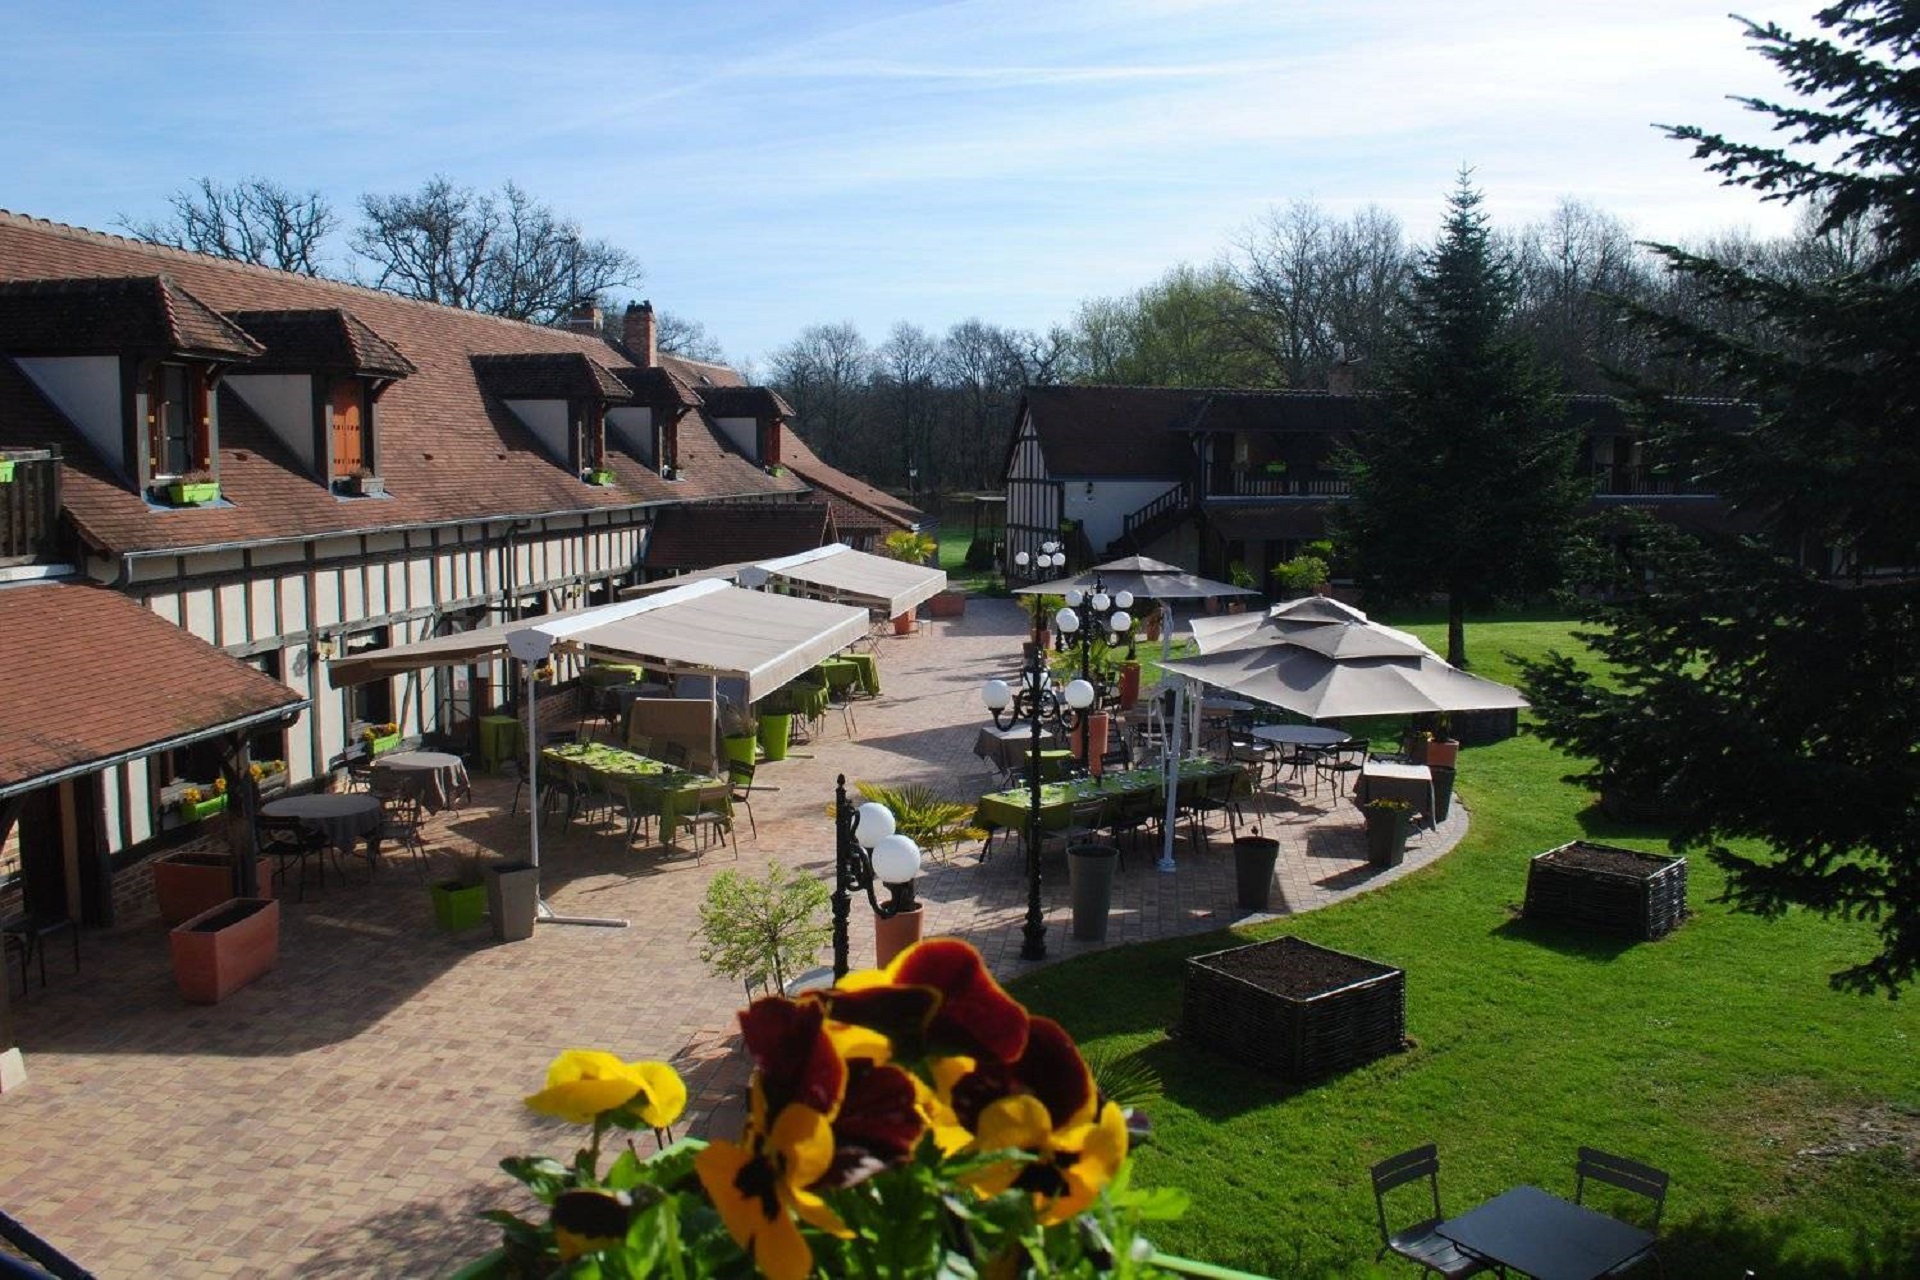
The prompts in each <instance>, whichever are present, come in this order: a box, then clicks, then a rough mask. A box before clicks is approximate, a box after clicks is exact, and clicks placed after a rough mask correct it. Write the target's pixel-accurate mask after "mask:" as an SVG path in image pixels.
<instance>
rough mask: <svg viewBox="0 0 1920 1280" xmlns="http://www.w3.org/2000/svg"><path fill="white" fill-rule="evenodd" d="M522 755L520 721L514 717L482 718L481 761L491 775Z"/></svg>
mask: <svg viewBox="0 0 1920 1280" xmlns="http://www.w3.org/2000/svg"><path fill="white" fill-rule="evenodd" d="M519 755H520V721H519V720H517V719H515V718H514V717H513V716H481V717H480V761H481V763H482V764H483V765H484V766H485V767H486V769H487V771H488V772H489V773H494V772H498V771H499V769H500V768H501V767H502V766H503V765H505V764H506V763H507V761H509V760H513V759H517V758H519Z"/></svg>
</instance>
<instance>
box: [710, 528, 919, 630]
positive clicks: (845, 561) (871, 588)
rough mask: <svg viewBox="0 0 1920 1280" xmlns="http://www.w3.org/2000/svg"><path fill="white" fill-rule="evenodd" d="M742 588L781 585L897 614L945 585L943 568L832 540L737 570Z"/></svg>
mask: <svg viewBox="0 0 1920 1280" xmlns="http://www.w3.org/2000/svg"><path fill="white" fill-rule="evenodd" d="M738 578H739V582H740V585H741V586H743V587H759V586H766V585H769V584H771V585H775V586H784V587H788V588H790V589H792V590H795V591H801V592H804V593H806V594H808V595H813V596H820V597H824V598H825V599H828V600H837V601H840V602H841V603H843V604H856V605H861V606H864V607H865V608H868V609H874V610H877V611H879V612H881V613H884V614H886V615H887V616H888V617H889V618H897V617H899V616H900V615H901V614H903V613H906V612H907V611H908V610H910V609H913V608H915V607H917V606H918V605H919V604H920V602H921V601H923V600H930V599H932V598H933V597H934V596H937V595H939V594H940V593H941V592H942V591H945V590H946V589H947V573H946V570H944V569H933V568H929V567H927V566H926V565H923V564H908V563H906V562H905V561H901V560H889V559H887V558H886V557H885V556H876V555H870V554H868V553H867V552H865V551H855V550H854V549H853V548H852V547H849V546H845V545H841V544H835V545H834V546H831V547H821V548H819V549H817V550H814V551H803V552H801V553H800V554H798V555H791V556H781V557H780V558H779V559H777V560H762V561H760V562H758V563H757V564H751V565H748V566H746V567H745V568H743V569H741V570H740V573H739V575H738Z"/></svg>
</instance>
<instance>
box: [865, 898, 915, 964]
mask: <svg viewBox="0 0 1920 1280" xmlns="http://www.w3.org/2000/svg"><path fill="white" fill-rule="evenodd" d="M925 918H926V908H925V907H922V906H920V905H919V904H917V903H916V904H915V905H913V906H911V907H909V908H907V909H906V910H905V911H896V912H894V913H893V914H892V915H890V916H883V915H877V914H876V915H875V916H874V917H873V955H874V963H875V964H877V965H878V966H879V967H880V968H882V969H884V968H886V967H887V965H889V964H891V963H892V962H893V958H894V957H895V956H897V955H899V954H900V953H901V952H902V951H905V950H906V949H907V948H908V947H910V946H912V945H913V944H914V943H916V942H918V941H920V930H921V927H922V925H923V924H924V923H925Z"/></svg>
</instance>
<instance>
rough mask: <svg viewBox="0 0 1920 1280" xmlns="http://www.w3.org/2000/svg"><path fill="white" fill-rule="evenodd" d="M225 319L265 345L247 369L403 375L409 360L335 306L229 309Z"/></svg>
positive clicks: (407, 371)
mask: <svg viewBox="0 0 1920 1280" xmlns="http://www.w3.org/2000/svg"><path fill="white" fill-rule="evenodd" d="M227 319H229V320H231V321H233V322H234V323H235V324H237V325H239V326H240V327H241V328H242V329H245V330H246V331H247V334H248V335H249V336H250V337H252V338H253V339H254V340H255V341H257V342H259V343H260V345H262V346H264V347H265V348H266V349H267V353H266V354H265V355H263V356H261V357H260V358H259V359H257V360H253V361H250V362H249V363H248V365H247V371H248V372H254V371H256V370H257V371H263V372H265V371H272V370H285V371H287V372H290V373H360V374H369V375H373V376H376V377H386V378H404V377H406V376H407V375H408V374H410V373H412V372H414V367H413V362H412V361H411V360H409V359H407V358H406V357H405V356H403V355H401V354H400V352H399V351H398V350H396V349H395V348H394V346H393V344H392V343H390V342H388V341H387V340H386V339H385V338H383V337H381V336H380V335H379V334H377V333H375V332H374V331H373V330H372V329H371V328H369V327H368V326H367V324H366V322H365V321H363V320H361V319H360V318H359V317H358V316H356V315H354V314H353V312H351V311H347V310H344V309H342V308H340V307H331V308H327V309H324V310H313V311H235V312H230V313H229V314H228V316H227Z"/></svg>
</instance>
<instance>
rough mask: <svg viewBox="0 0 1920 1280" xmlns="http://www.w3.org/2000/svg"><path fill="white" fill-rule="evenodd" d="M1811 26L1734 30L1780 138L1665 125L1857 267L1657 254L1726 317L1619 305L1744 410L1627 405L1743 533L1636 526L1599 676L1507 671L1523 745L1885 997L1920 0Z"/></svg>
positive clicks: (1894, 912)
mask: <svg viewBox="0 0 1920 1280" xmlns="http://www.w3.org/2000/svg"><path fill="white" fill-rule="evenodd" d="M1816 20H1817V22H1818V23H1819V24H1820V26H1821V27H1823V28H1824V29H1825V33H1824V34H1822V35H1820V36H1816V37H1812V38H1802V37H1796V36H1794V35H1791V34H1789V33H1788V32H1786V31H1784V30H1782V29H1781V28H1780V27H1778V26H1775V25H1766V26H1761V25H1756V24H1751V23H1749V24H1748V25H1747V35H1748V38H1749V39H1750V40H1751V41H1752V42H1753V44H1754V45H1755V46H1756V47H1757V48H1758V50H1759V52H1760V53H1761V54H1762V55H1763V56H1765V57H1766V58H1768V59H1769V60H1771V61H1772V62H1773V63H1774V64H1775V65H1776V66H1778V67H1779V68H1780V69H1781V70H1782V71H1783V72H1784V73H1785V76H1786V80H1787V83H1788V85H1789V86H1790V88H1791V90H1792V91H1793V95H1794V99H1795V100H1794V101H1791V102H1787V103H1773V102H1767V101H1761V100H1757V99H1746V100H1744V101H1745V104H1746V105H1747V106H1748V107H1749V108H1751V109H1752V110H1754V111H1755V112H1758V113H1759V114H1761V115H1762V116H1765V117H1767V118H1768V119H1769V120H1770V121H1771V123H1772V126H1773V128H1774V130H1775V132H1776V133H1780V134H1783V135H1785V138H1784V143H1783V145H1781V146H1778V147H1763V146H1754V145H1748V144H1745V143H1741V142H1736V141H1731V140H1729V139H1727V138H1725V137H1722V136H1719V135H1715V134H1707V133H1704V132H1702V131H1700V130H1698V129H1693V128H1674V129H1669V130H1668V132H1669V133H1670V134H1671V135H1672V136H1673V137H1675V138H1678V139H1681V140H1684V141H1688V142H1691V143H1692V144H1693V145H1694V153H1695V155H1696V156H1697V157H1699V158H1701V159H1704V160H1706V161H1707V162H1708V165H1709V168H1710V169H1712V170H1713V171H1714V172H1716V173H1719V174H1721V175H1722V176H1723V177H1724V179H1725V181H1726V182H1727V183H1729V184H1734V185H1740V186H1745V187H1748V188H1750V189H1752V190H1754V191H1756V192H1758V193H1760V194H1761V196H1762V197H1763V198H1764V199H1767V200H1774V201H1782V202H1788V203H1799V204H1803V205H1804V206H1805V207H1810V208H1813V209H1815V210H1817V211H1819V215H1820V218H1821V224H1820V225H1821V229H1822V230H1823V231H1847V230H1856V231H1864V232H1866V233H1867V234H1868V235H1869V237H1870V241H1871V244H1872V246H1873V248H1872V251H1871V253H1870V255H1869V260H1868V261H1867V262H1865V264H1864V265H1860V266H1857V267H1855V268H1854V269H1852V270H1851V271H1849V272H1847V273H1846V274H1842V275H1838V276H1836V277H1834V278H1830V279H1824V280H1808V279H1806V278H1805V277H1793V276H1789V275H1786V274H1784V273H1780V272H1770V271H1768V270H1766V269H1764V268H1760V267H1756V266H1754V265H1752V264H1750V263H1743V262H1738V261H1717V260H1715V259H1713V258H1711V257H1704V256H1695V255H1693V254H1689V253H1684V252H1681V251H1680V250H1678V249H1675V248H1672V247H1658V248H1659V252H1660V253H1661V254H1662V255H1663V256H1664V257H1665V258H1666V260H1667V263H1668V266H1669V269H1670V270H1672V271H1674V272H1676V273H1679V274H1680V275H1681V276H1684V277H1687V278H1689V279H1690V282H1691V283H1692V284H1693V285H1694V286H1695V287H1697V288H1698V289H1699V290H1701V291H1702V292H1703V293H1704V294H1706V295H1707V296H1708V297H1709V298H1710V299H1711V300H1714V301H1718V302H1720V303H1723V304H1724V309H1722V310H1719V311H1717V312H1714V314H1719V315H1731V316H1736V317H1739V318H1740V320H1741V323H1740V327H1739V330H1738V332H1734V331H1733V330H1732V329H1731V327H1721V328H1714V327H1711V326H1710V325H1708V324H1705V323H1700V322H1697V321H1690V320H1688V319H1687V318H1685V317H1682V316H1677V315H1663V314H1658V313H1655V312H1651V311H1647V310H1644V309H1641V310H1636V311H1634V312H1633V313H1632V314H1633V316H1634V319H1635V320H1636V322H1637V323H1638V324H1639V325H1641V326H1642V327H1643V328H1645V329H1646V330H1647V331H1649V332H1651V333H1652V334H1654V335H1655V336H1656V337H1658V338H1659V339H1660V340H1661V341H1662V342H1663V343H1664V344H1665V346H1666V347H1667V349H1668V351H1669V353H1670V354H1673V355H1675V356H1678V357H1681V358H1685V359H1690V360H1692V361H1695V362H1697V363H1698V364H1700V365H1702V366H1704V367H1706V368H1708V369H1710V370H1711V371H1713V372H1715V373H1717V374H1719V375H1720V376H1721V377H1722V378H1724V379H1725V380H1726V382H1727V383H1728V384H1729V385H1731V386H1734V387H1736V388H1738V390H1739V394H1740V396H1741V398H1742V399H1745V400H1749V401H1751V402H1752V404H1753V406H1754V410H1755V415H1754V419H1753V423H1752V425H1751V427H1748V428H1743V429H1739V430H1726V429H1720V430H1715V429H1713V428H1711V427H1710V426H1709V425H1708V424H1706V423H1705V422H1703V421H1699V420H1696V419H1694V418H1692V417H1689V416H1688V415H1686V414H1685V413H1684V412H1678V411H1676V407H1675V406H1673V405H1671V404H1668V405H1662V404H1661V403H1660V401H1659V400H1658V398H1657V397H1654V396H1652V395H1647V396H1646V397H1645V402H1646V404H1647V406H1648V409H1649V413H1650V414H1651V415H1652V418H1653V427H1652V432H1653V434H1652V444H1653V446H1654V447H1655V449H1656V450H1657V451H1658V452H1659V453H1660V454H1661V455H1663V456H1664V457H1665V459H1666V460H1667V461H1669V463H1671V464H1672V465H1674V466H1676V467H1677V468H1679V469H1680V471H1681V473H1682V474H1685V475H1687V476H1688V477H1689V478H1690V479H1692V480H1693V481H1694V482H1696V483H1698V484H1700V485H1702V486H1704V487H1705V488H1707V489H1709V490H1711V491H1717V492H1719V493H1720V494H1722V495H1723V496H1724V497H1725V498H1726V499H1727V500H1728V501H1729V502H1731V503H1732V504H1733V506H1734V507H1735V508H1736V509H1737V510H1738V511H1740V512H1742V513H1743V514H1744V516H1745V518H1746V520H1747V521H1749V522H1750V523H1751V525H1752V526H1753V527H1756V528H1758V529H1759V530H1760V531H1761V532H1760V534H1759V536H1756V537H1751V538H1748V539H1745V540H1742V541H1733V540H1723V541H1718V542H1709V541H1706V540H1688V539H1684V538H1676V537H1672V536H1666V537H1662V538H1660V539H1658V540H1657V545H1653V546H1650V547H1648V548H1647V551H1648V554H1647V555H1646V556H1645V557H1643V558H1641V559H1640V560H1639V561H1638V562H1637V563H1638V565H1639V567H1640V568H1642V569H1643V570H1644V571H1645V576H1644V577H1643V578H1642V579H1641V580H1640V581H1639V583H1638V584H1637V585H1636V588H1635V594H1634V595H1632V596H1631V597H1627V598H1622V599H1620V600H1618V601H1616V602H1615V604H1614V605H1612V606H1610V607H1608V608H1606V609H1604V610H1602V611H1600V612H1599V614H1598V617H1597V620H1598V621H1600V622H1602V623H1604V624H1605V625H1604V626H1603V627H1601V628H1597V629H1595V630H1594V632H1593V633H1592V635H1591V637H1590V642H1591V643H1592V644H1594V646H1595V647H1596V648H1597V649H1598V650H1599V651H1600V652H1601V654H1602V655H1604V657H1605V659H1606V660H1607V663H1608V664H1609V666H1610V668H1611V670H1610V671H1609V672H1608V678H1607V679H1605V680H1594V679H1590V678H1588V677H1587V676H1585V675H1583V674H1581V673H1580V672H1577V671H1576V670H1575V669H1574V667H1573V665H1572V664H1571V663H1570V662H1569V661H1567V660H1566V659H1564V658H1557V659H1555V660H1552V661H1549V662H1547V663H1544V664H1541V665H1540V666H1538V667H1536V668H1534V669H1533V670H1532V671H1531V672H1530V674H1529V678H1528V686H1529V691H1530V694H1531V696H1532V699H1533V702H1534V706H1535V709H1536V710H1537V711H1538V712H1539V713H1540V715H1541V717H1542V721H1543V728H1542V732H1543V734H1544V736H1545V737H1547V739H1548V740H1549V741H1552V742H1554V743H1556V744H1558V745H1561V746H1563V747H1567V748H1569V749H1571V750H1573V751H1575V752H1577V753H1579V754H1581V755H1584V756H1587V757H1589V758H1591V759H1592V760H1594V761H1595V762H1596V764H1595V767H1594V768H1593V770H1592V772H1591V773H1589V774H1588V775H1586V776H1587V777H1588V778H1590V779H1592V780H1595V781H1597V782H1598V783H1599V784H1600V786H1601V788H1602V795H1603V798H1607V797H1609V796H1614V797H1618V796H1622V795H1624V796H1630V797H1636V798H1638V799H1639V800H1641V801H1643V802H1645V801H1651V802H1653V803H1655V804H1657V805H1658V806H1659V808H1660V809H1662V810H1665V811H1666V812H1667V814H1668V816H1669V817H1670V818H1671V819H1672V820H1673V821H1674V823H1675V827H1674V834H1673V837H1672V840H1673V844H1674V847H1675V848H1676V849H1681V850H1686V849H1704V850H1706V851H1707V852H1709V854H1710V855H1711V856H1712V857H1713V858H1714V859H1715V861H1717V862H1718V863H1719V864H1720V865H1722V866H1723V867H1724V868H1725V869H1726V871H1727V874H1728V885H1729V887H1728V891H1727V897H1728V899H1729V900H1730V901H1731V902H1732V903H1733V904H1734V905H1735V906H1736V907H1738V908H1741V909H1745V910H1750V911H1755V912H1758V913H1761V914H1763V915H1769V916H1772V915H1778V914H1780V913H1782V912H1784V911H1786V910H1787V909H1789V908H1791V907H1794V906H1803V907H1809V908H1812V909H1814V910H1817V911H1820V912H1823V913H1833V914H1838V915H1841V916H1845V917H1850V918H1862V919H1868V920H1872V921H1875V922H1877V928H1878V941H1879V950H1878V953H1877V954H1875V955H1873V956H1870V957H1865V958H1862V959H1860V960H1859V962H1858V963H1856V964H1853V965H1852V966H1851V967H1849V968H1846V969H1845V970H1844V971H1842V972H1839V973H1836V974H1834V975H1833V982H1834V984H1835V985H1836V986H1838V987H1841V988H1843V989H1849V990H1855V991H1863V992H1864V991H1874V990H1879V991H1884V992H1886V993H1887V994H1889V995H1895V994H1897V993H1898V991H1899V989H1900V988H1901V986H1903V985H1904V984H1906V983H1910V982H1911V981H1913V979H1914V976H1915V973H1916V971H1917V970H1920V583H1917V582H1916V569H1917V568H1920V279H1917V278H1916V267H1917V266H1920V58H1916V56H1915V51H1916V47H1917V46H1916V39H1920V10H1916V9H1915V8H1914V7H1913V6H1912V5H1910V4H1907V3H1904V2H1902V0H1846V2H1843V3H1839V4H1836V5H1834V6H1832V7H1830V8H1828V9H1826V10H1824V11H1822V12H1821V13H1820V14H1819V15H1818V16H1817V19H1816ZM1693 314H1694V315H1696V316H1697V315H1700V314H1702V312H1701V311H1695V312H1694V313H1693ZM1740 839H1744V840H1747V841H1752V842H1755V843H1757V844H1758V845H1759V846H1761V847H1762V849H1763V851H1762V852H1758V853H1751V852H1736V851H1734V850H1733V849H1731V848H1729V847H1728V845H1727V843H1726V842H1728V841H1731V840H1740ZM1752 847H1753V846H1752V845H1749V846H1748V848H1749V849H1751V848H1752ZM1809 960H1810V962H1812V958H1811V957H1810V958H1809Z"/></svg>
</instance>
